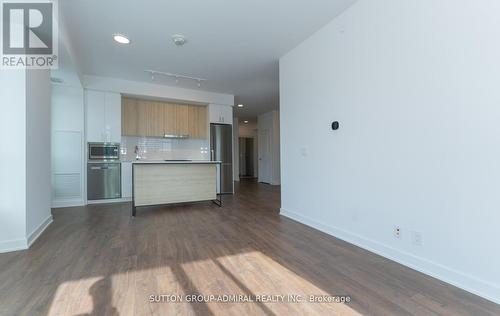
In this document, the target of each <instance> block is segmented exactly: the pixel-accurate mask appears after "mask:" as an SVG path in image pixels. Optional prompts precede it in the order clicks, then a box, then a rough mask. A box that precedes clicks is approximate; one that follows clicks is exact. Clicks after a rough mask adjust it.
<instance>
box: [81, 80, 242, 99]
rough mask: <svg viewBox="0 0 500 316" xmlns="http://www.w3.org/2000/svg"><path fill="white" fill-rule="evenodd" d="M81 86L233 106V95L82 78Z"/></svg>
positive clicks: (128, 93)
mask: <svg viewBox="0 0 500 316" xmlns="http://www.w3.org/2000/svg"><path fill="white" fill-rule="evenodd" d="M83 85H84V87H85V88H86V89H91V90H100V91H108V92H117V93H122V94H127V95H133V96H146V97H156V98H162V99H170V100H178V101H190V102H198V103H204V104H209V103H214V104H222V105H231V106H234V95H231V94H223V93H215V92H208V91H203V90H194V89H185V88H179V87H172V86H167V85H161V84H157V83H148V82H137V81H130V80H123V79H117V78H105V77H96V76H84V83H83Z"/></svg>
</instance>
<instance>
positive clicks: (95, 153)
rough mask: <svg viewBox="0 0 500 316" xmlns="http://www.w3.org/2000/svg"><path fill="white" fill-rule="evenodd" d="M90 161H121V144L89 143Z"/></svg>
mask: <svg viewBox="0 0 500 316" xmlns="http://www.w3.org/2000/svg"><path fill="white" fill-rule="evenodd" d="M89 160H106V161H108V160H120V144H115V143H89Z"/></svg>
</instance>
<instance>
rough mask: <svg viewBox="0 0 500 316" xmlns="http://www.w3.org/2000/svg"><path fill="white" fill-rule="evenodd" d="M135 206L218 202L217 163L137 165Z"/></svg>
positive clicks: (135, 166) (135, 172)
mask: <svg viewBox="0 0 500 316" xmlns="http://www.w3.org/2000/svg"><path fill="white" fill-rule="evenodd" d="M133 168H134V180H133V187H134V206H147V205H159V204H172V203H183V202H197V201H208V200H215V199H217V175H216V174H217V168H216V165H215V164H134V165H133Z"/></svg>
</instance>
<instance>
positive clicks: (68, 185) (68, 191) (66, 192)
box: [52, 84, 86, 207]
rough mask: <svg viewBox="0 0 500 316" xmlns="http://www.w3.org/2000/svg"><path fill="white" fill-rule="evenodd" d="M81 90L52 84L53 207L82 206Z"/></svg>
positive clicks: (82, 134) (83, 196)
mask: <svg viewBox="0 0 500 316" xmlns="http://www.w3.org/2000/svg"><path fill="white" fill-rule="evenodd" d="M84 117H85V114H84V104H83V88H82V87H78V86H68V85H58V84H52V205H53V206H54V207H67V206H78V205H83V204H85V185H84V184H85V172H86V169H85V157H84V155H85V154H84V153H85V141H84V138H85V137H84V134H85V133H84Z"/></svg>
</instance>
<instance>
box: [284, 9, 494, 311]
mask: <svg viewBox="0 0 500 316" xmlns="http://www.w3.org/2000/svg"><path fill="white" fill-rule="evenodd" d="M499 11H500V2H498V1H496V0H482V1H479V2H477V1H460V2H459V3H457V1H452V0H440V1H435V0H412V1H399V0H388V1H383V2H380V1H368V0H360V1H359V2H357V3H356V4H355V5H354V6H353V7H352V8H350V9H349V10H348V11H347V12H345V13H344V14H342V15H341V16H340V17H338V18H337V19H336V20H334V21H333V22H331V23H330V24H328V25H327V26H325V27H324V28H323V29H321V30H320V31H318V32H317V33H315V34H314V35H313V36H312V37H310V38H309V39H308V40H306V41H305V42H303V43H302V44H301V45H299V46H298V47H297V48H295V49H294V50H292V51H291V52H289V53H288V54H287V55H285V56H284V57H283V58H282V59H281V60H280V91H281V96H280V99H281V106H280V113H281V127H282V137H281V146H282V147H281V150H282V182H283V183H282V214H284V215H286V216H290V217H292V218H295V219H297V220H299V221H302V222H304V223H306V224H309V225H312V226H315V227H317V228H319V229H321V230H323V231H326V232H328V233H330V234H333V235H335V236H338V237H340V238H342V239H344V240H347V241H349V242H352V243H354V244H357V245H360V246H361V247H363V248H366V249H369V250H372V251H374V252H377V253H379V254H382V255H384V256H386V257H389V258H392V259H394V260H396V261H399V262H401V263H403V264H405V265H408V266H411V267H413V268H415V269H417V270H420V271H423V272H425V273H428V274H430V275H433V276H435V277H438V278H440V279H442V280H444V281H447V282H449V283H452V284H455V285H457V286H459V287H462V288H464V289H466V290H469V291H471V292H473V293H477V294H480V295H482V296H484V297H486V298H489V299H490V300H494V301H496V302H499V303H500V273H499V272H498V267H500V252H499V251H498V249H499V247H498V227H499V223H500V211H499V210H500V194H499V192H498V191H499V188H500V163H499V162H500V125H499V122H500V107H499V104H500V89H499V88H498V84H499V74H500V59H499V56H500V42H499V40H498V39H499V35H500V31H499V30H500V19H499V18H498V12H499ZM334 120H338V121H340V129H339V130H338V131H331V129H330V124H331V122H332V121H334ZM304 196H307V199H305V198H304ZM395 225H400V227H401V228H402V238H401V239H396V238H395V237H394V236H393V230H394V226H395ZM412 231H417V232H420V233H422V236H423V245H422V246H417V245H414V244H413V243H412V238H411V236H412Z"/></svg>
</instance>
